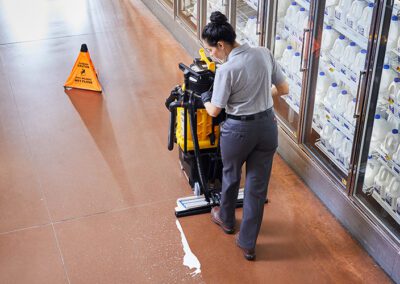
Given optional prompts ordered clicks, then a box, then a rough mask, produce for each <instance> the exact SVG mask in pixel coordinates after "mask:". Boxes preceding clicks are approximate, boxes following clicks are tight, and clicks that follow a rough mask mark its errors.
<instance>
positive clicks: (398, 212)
mask: <svg viewBox="0 0 400 284" xmlns="http://www.w3.org/2000/svg"><path fill="white" fill-rule="evenodd" d="M396 207H397V209H396V212H397V214H399V215H400V197H399V198H397V206H396Z"/></svg>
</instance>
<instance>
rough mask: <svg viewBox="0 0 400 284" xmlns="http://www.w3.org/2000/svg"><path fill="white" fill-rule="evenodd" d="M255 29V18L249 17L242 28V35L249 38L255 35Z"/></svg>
mask: <svg viewBox="0 0 400 284" xmlns="http://www.w3.org/2000/svg"><path fill="white" fill-rule="evenodd" d="M256 29H257V17H255V16H250V17H249V18H248V20H247V23H246V26H245V28H244V34H245V35H246V36H247V37H249V36H250V35H253V34H255V33H256Z"/></svg>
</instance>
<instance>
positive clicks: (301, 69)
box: [300, 29, 310, 72]
mask: <svg viewBox="0 0 400 284" xmlns="http://www.w3.org/2000/svg"><path fill="white" fill-rule="evenodd" d="M309 32H310V29H304V30H303V45H302V47H301V57H300V72H304V71H306V69H307V67H303V66H304V62H303V55H304V46H305V44H304V43H305V40H304V39H305V38H306V33H309Z"/></svg>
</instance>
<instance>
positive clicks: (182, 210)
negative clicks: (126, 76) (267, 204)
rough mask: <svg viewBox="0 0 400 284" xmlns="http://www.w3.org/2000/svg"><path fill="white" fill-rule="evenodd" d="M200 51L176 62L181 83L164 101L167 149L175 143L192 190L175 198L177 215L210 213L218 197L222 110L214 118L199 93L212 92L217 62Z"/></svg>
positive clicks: (220, 177) (240, 194) (240, 200)
mask: <svg viewBox="0 0 400 284" xmlns="http://www.w3.org/2000/svg"><path fill="white" fill-rule="evenodd" d="M199 53H200V58H195V59H194V61H193V64H191V65H190V66H186V65H185V64H183V63H180V64H179V69H180V70H182V72H183V77H184V83H183V84H182V85H178V86H176V87H175V88H174V89H173V90H172V91H171V94H170V96H169V97H168V98H167V100H166V103H165V104H166V107H167V108H168V110H169V111H170V121H169V134H168V149H169V150H170V151H172V150H173V148H174V144H175V143H176V144H177V146H178V151H179V162H180V165H181V168H182V170H183V172H184V173H185V175H186V177H187V178H188V181H189V185H190V187H191V188H192V190H193V195H192V196H189V197H183V198H179V199H178V200H177V207H176V208H175V215H176V216H177V217H183V216H188V215H195V214H201V213H207V212H210V211H211V208H212V207H213V206H218V205H219V203H220V198H221V194H220V192H221V184H222V160H221V153H220V147H219V134H220V131H219V130H220V123H221V122H222V121H223V120H224V119H225V113H224V112H222V113H221V114H220V115H219V116H218V117H216V118H214V117H211V116H209V115H208V114H207V111H206V110H205V108H204V105H203V102H202V100H201V94H202V93H203V92H212V87H213V82H214V77H215V70H216V65H215V62H212V61H211V60H210V59H209V58H207V57H206V55H205V53H204V50H203V49H201V50H200V52H199ZM242 205H243V190H240V191H239V195H238V200H237V206H238V207H240V206H242Z"/></svg>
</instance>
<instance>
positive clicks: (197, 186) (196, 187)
mask: <svg viewBox="0 0 400 284" xmlns="http://www.w3.org/2000/svg"><path fill="white" fill-rule="evenodd" d="M193 194H194V195H196V196H200V195H201V189H200V184H199V183H198V182H195V183H194V187H193Z"/></svg>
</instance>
